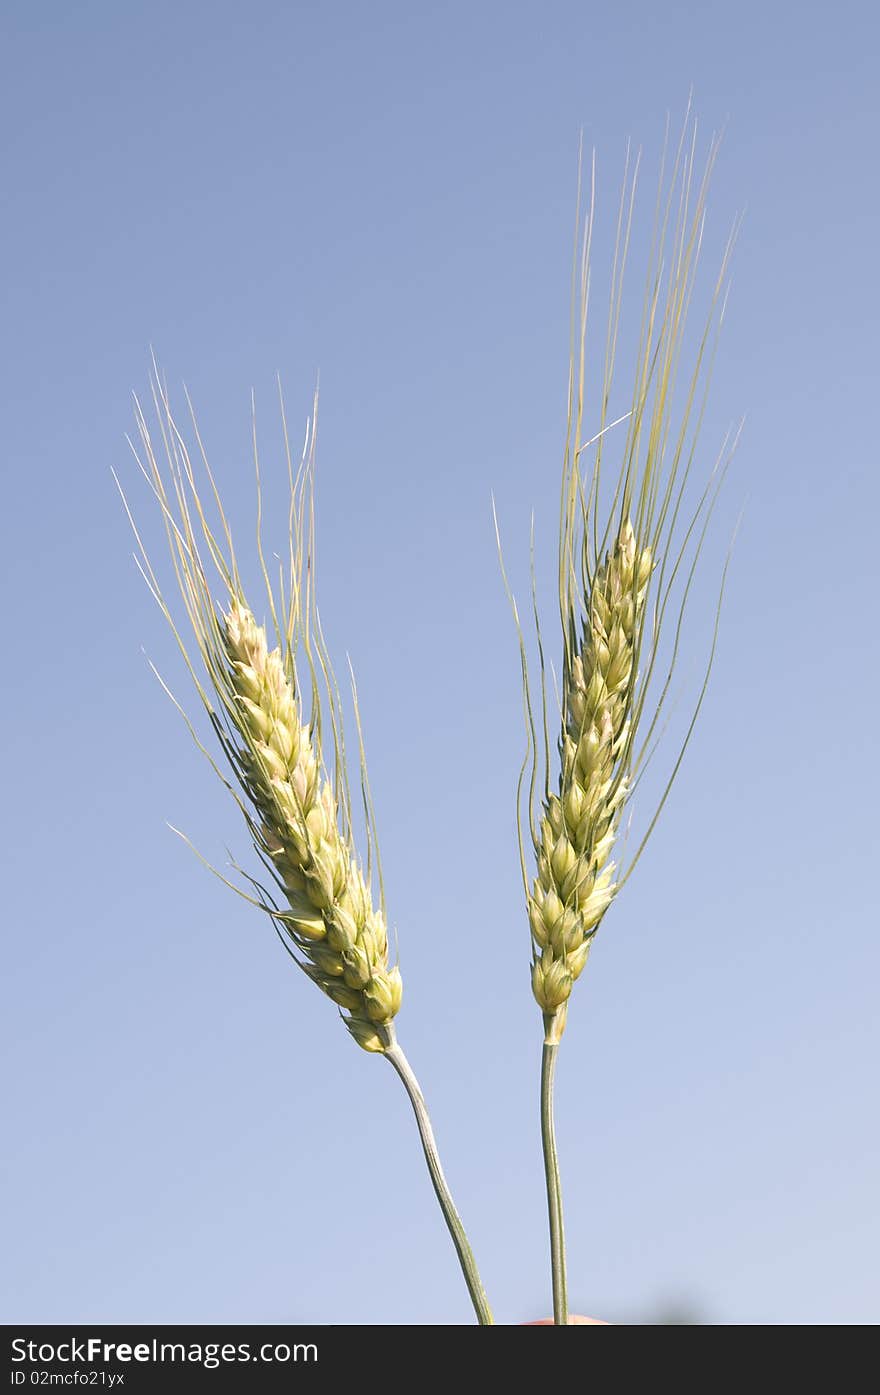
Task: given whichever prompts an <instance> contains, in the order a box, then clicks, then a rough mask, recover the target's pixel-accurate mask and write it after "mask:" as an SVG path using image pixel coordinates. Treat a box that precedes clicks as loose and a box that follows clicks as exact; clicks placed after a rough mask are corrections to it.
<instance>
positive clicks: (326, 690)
mask: <svg viewBox="0 0 880 1395" xmlns="http://www.w3.org/2000/svg"><path fill="white" fill-rule="evenodd" d="M152 397H153V408H154V417H155V425H154V427H153V430H151V425H150V422H149V421H148V419H147V415H146V413H145V412H144V411H143V410H142V409H141V407H140V404H139V403H137V401H136V403H135V415H136V422H137V435H138V438H139V439H138V444H137V445H135V444H134V443H132V449H133V451H134V454H135V458H136V460H137V461H138V464H139V466H140V469H141V472H142V474H143V476H144V478H145V479H146V481H147V483H148V485H149V487H150V490H151V492H152V495H153V497H154V499H155V501H156V503H157V504H158V506H159V509H160V512H161V515H162V518H163V521H164V525H165V533H166V537H167V541H168V547H169V551H170V557H171V563H172V569H173V572H174V576H175V579H176V584H177V590H178V592H179V599H180V607H179V609H180V610H181V611H182V615H181V618H180V620H179V619H178V618H177V615H176V614H175V608H174V607H172V605H171V604H170V603H169V601H168V600H167V599H166V596H165V594H164V592H163V589H162V586H161V584H160V581H159V577H158V575H157V571H156V570H155V569H154V567H153V565H152V563H151V561H150V558H149V556H148V554H147V550H146V548H145V546H144V544H143V542H142V539H141V535H140V533H139V531H138V528H137V526H136V524H135V521H134V516H133V513H132V511H131V509H130V508H129V507H128V504H127V503H126V509H127V511H128V515H129V519H130V521H131V524H132V528H133V529H134V533H135V538H136V540H137V545H138V553H137V560H138V564H139V566H140V569H141V571H142V573H143V575H144V577H145V579H146V581H147V584H148V586H149V588H150V590H151V592H152V594H153V596H154V597H155V599H156V601H157V602H158V604H159V606H160V608H161V610H162V612H163V614H164V615H165V617H166V619H167V621H168V623H169V625H170V626H171V628H172V630H173V632H174V635H175V638H176V640H177V643H178V645H179V647H180V650H181V652H182V654H183V657H184V660H185V662H186V665H187V668H188V669H189V672H190V674H191V676H192V679H193V681H194V683H195V686H196V689H197V692H198V694H199V697H200V698H201V701H202V703H203V705H204V708H205V710H206V712H207V715H208V719H209V721H210V724H211V726H212V728H213V732H214V737H215V740H216V743H217V746H219V748H220V753H221V754H222V756H223V757H225V768H223V767H221V765H220V764H219V763H218V762H217V761H216V760H215V757H214V756H213V755H212V754H211V753H210V752H209V751H208V749H207V747H206V746H205V745H204V744H203V743H202V742H201V740H200V738H199V737H198V735H197V732H196V728H195V726H194V725H193V724H192V723H191V722H190V721H189V719H188V718H185V719H186V720H187V725H188V726H189V728H190V731H191V733H192V735H193V736H194V738H195V739H196V741H197V743H198V745H199V747H200V749H201V750H202V751H203V752H204V754H205V755H207V756H208V759H209V760H210V762H211V765H212V766H213V768H214V770H215V772H216V773H217V774H218V775H219V777H220V779H221V780H222V782H223V784H224V785H225V786H226V788H227V789H228V790H229V792H230V793H231V794H232V795H233V797H234V799H235V801H236V803H237V804H238V807H239V810H240V812H241V814H242V816H243V817H244V820H245V823H246V825H247V828H248V831H249V833H250V836H251V839H252V841H253V846H254V849H255V851H256V854H257V857H258V858H259V861H260V863H261V865H262V869H263V874H264V875H263V876H262V878H254V877H252V876H250V875H249V874H248V873H246V872H245V871H244V870H243V869H241V868H237V869H236V870H237V871H238V872H239V873H240V874H241V876H242V877H243V878H244V886H241V885H239V886H236V887H235V889H236V890H238V891H239V892H240V894H242V895H244V896H246V897H247V899H248V900H249V901H251V902H252V903H253V904H254V905H255V906H256V907H258V908H259V909H260V910H261V911H263V912H264V913H265V915H266V916H268V918H269V920H270V921H271V923H272V925H273V926H274V928H275V930H276V932H277V934H278V936H279V938H280V939H281V941H282V943H283V945H284V946H285V948H286V949H287V950H288V952H289V954H290V956H291V958H292V959H293V960H294V961H295V962H296V963H297V964H298V965H299V967H300V968H301V969H302V970H303V972H304V973H305V974H306V975H307V977H308V978H310V979H311V980H312V982H313V983H314V984H315V985H316V986H317V987H318V988H319V989H320V990H321V991H322V992H323V993H325V994H326V996H327V997H328V998H329V999H330V1001H331V1002H332V1003H334V1004H335V1005H336V1008H337V1009H338V1013H339V1016H340V1018H341V1020H342V1022H343V1024H344V1026H345V1027H346V1028H347V1030H348V1031H349V1033H350V1034H351V1036H352V1038H353V1039H354V1041H355V1042H356V1043H357V1044H358V1046H360V1047H362V1048H363V1049H364V1050H365V1051H369V1052H373V1053H375V1054H376V1055H380V1056H384V1057H386V1058H387V1060H388V1061H389V1062H390V1063H391V1065H392V1066H393V1067H394V1069H395V1070H396V1071H397V1074H398V1075H399V1076H400V1079H401V1080H402V1082H403V1084H404V1086H405V1088H406V1091H407V1094H408V1095H409V1098H410V1101H411V1103H412V1106H413V1110H414V1112H415V1116H416V1121H417V1124H418V1128H419V1133H420V1137H421V1141H422V1146H423V1149H424V1153H425V1158H426V1161H427V1164H428V1168H429V1171H430V1176H431V1181H432V1183H433V1186H434V1190H435V1193H436V1195H437V1199H438V1201H439V1203H440V1206H441V1208H442V1211H443V1215H444V1218H445V1220H446V1223H447V1226H448V1228H449V1231H450V1234H451V1236H452V1240H453V1243H454V1245H455V1249H456V1252H457V1254H458V1258H459V1262H460V1264H461V1267H462V1271H463V1274H464V1277H465V1281H466V1283H467V1286H468V1291H469V1293H470V1296H471V1300H472V1302H473V1304H474V1308H475V1311H476V1313H477V1317H478V1319H479V1321H480V1323H482V1324H490V1323H491V1322H492V1314H491V1311H490V1309H489V1305H488V1302H487V1299H486V1295H485V1293H484V1291H483V1287H482V1284H481V1282H480V1278H479V1274H478V1272H477V1268H476V1264H475V1262H474V1257H473V1254H472V1252H471V1249H470V1246H469V1244H468V1241H467V1237H466V1235H465V1231H464V1228H463V1226H462V1223H461V1220H460V1218H459V1215H458V1212H457V1211H456V1209H455V1206H454V1204H453V1201H452V1197H451V1195H450V1192H449V1188H448V1185H447V1183H446V1180H445V1177H444V1175H443V1171H442V1168H441V1166H440V1160H439V1157H438V1154H437V1146H436V1142H435V1140H434V1135H433V1132H432V1129H431V1123H430V1119H429V1117H428V1112H427V1109H426V1107H425V1101H424V1098H423V1096H422V1093H421V1090H420V1089H419V1085H418V1082H417V1080H416V1078H415V1076H414V1074H413V1072H412V1069H411V1067H410V1065H409V1062H408V1061H407V1058H406V1056H405V1055H404V1053H403V1051H402V1050H401V1048H400V1045H399V1044H398V1041H397V1037H396V1033H395V1027H394V1022H395V1018H396V1016H397V1012H398V1009H399V1008H400V1003H401V996H402V992H403V985H402V981H401V976H400V970H399V968H398V967H397V965H396V964H392V963H391V962H390V960H389V947H388V928H387V920H386V910H385V898H384V888H383V883H382V875H381V864H380V862H379V856H378V842H377V838H376V828H375V818H374V815H373V805H372V800H371V797H370V790H369V782H368V779H367V772H366V762H365V758H364V749H363V741H362V739H361V727H360V717H359V716H357V723H356V724H357V732H358V746H359V750H360V791H361V795H362V798H363V805H364V810H365V815H366V817H365V823H366V841H367V857H366V861H363V860H361V859H359V857H358V854H357V851H356V848H355V838H354V827H355V810H354V807H353V799H352V792H351V784H350V778H349V771H348V764H347V760H346V751H345V741H344V732H343V725H342V717H341V702H340V694H339V689H338V686H337V684H336V680H335V678H334V675H333V669H332V666H331V663H330V658H329V654H328V651H327V647H326V644H325V642H324V638H323V634H322V630H321V622H320V617H319V612H318V607H317V601H316V593H315V584H314V576H315V572H314V551H315V550H314V508H313V482H314V449H315V422H316V416H317V399H316V401H315V413H314V414H313V416H312V419H311V421H310V423H309V426H308V429H307V432H306V440H305V445H304V448H303V453H302V458H301V460H300V462H299V466H298V468H297V470H296V471H294V468H293V462H292V457H291V453H290V447H289V441H288V434H287V425H286V420H285V417H284V406H283V401H282V403H281V417H282V423H283V436H284V443H285V455H286V462H287V474H288V484H289V510H288V518H287V534H288V536H287V549H286V551H287V556H286V559H285V561H284V562H282V564H281V566H280V568H279V575H278V577H277V578H273V577H272V576H270V573H269V570H268V567H267V565H266V561H265V556H264V552H263V546H262V541H261V525H260V519H261V516H262V504H261V491H260V475H259V459H258V456H257V447H256V431H254V460H255V465H256V479H257V513H258V525H257V539H258V543H257V551H258V556H259V564H260V570H261V573H262V577H263V581H264V583H265V596H264V597H263V601H262V604H263V605H264V606H265V609H266V613H267V621H266V622H265V623H264V622H263V621H262V620H261V619H258V618H257V614H256V612H255V610H254V609H253V608H252V607H251V606H250V604H249V603H248V601H247V599H246V597H245V594H244V588H243V585H242V580H241V575H240V572H239V568H238V564H237V561H236V555H235V550H234V547H233V539H232V532H231V529H230V526H229V523H228V521H227V517H226V513H225V512H224V509H223V504H222V501H221V497H220V493H219V490H218V488H217V485H216V483H215V479H214V475H213V474H212V472H211V468H210V466H209V464H208V460H207V457H206V455H205V452H204V450H203V447H202V442H201V437H200V436H199V433H198V428H197V426H196V422H195V417H194V414H193V413H192V409H191V408H190V418H191V428H192V435H193V437H194V439H195V443H196V450H195V452H193V453H191V451H190V448H189V447H188V445H187V442H186V440H185V437H184V434H183V432H182V431H181V430H180V429H179V428H178V425H177V422H176V420H175V418H174V416H173V414H172V409H171V405H170V401H169V397H168V393H167V390H166V389H165V387H164V385H163V384H162V383H161V381H160V379H159V375H158V373H156V372H155V371H154V375H153V383H152ZM154 432H155V438H154ZM123 500H125V495H124V494H123ZM211 518H213V520H214V521H210V519H211ZM184 616H185V618H186V622H187V626H186V627H184V625H183V623H182V621H183V617H184ZM187 629H188V631H189V634H190V635H191V640H187V638H186V637H185V633H186V630H187ZM303 676H304V681H303ZM354 700H355V712H356V713H357V711H358V709H357V695H356V692H355V694H354ZM180 710H181V712H182V713H183V709H182V708H181V709H180ZM183 715H184V716H185V714H183ZM230 774H231V777H232V778H230ZM223 880H224V881H227V879H226V878H225V877H224V878H223ZM227 884H229V885H233V886H234V885H235V884H234V883H231V882H227ZM245 888H246V889H245Z"/></svg>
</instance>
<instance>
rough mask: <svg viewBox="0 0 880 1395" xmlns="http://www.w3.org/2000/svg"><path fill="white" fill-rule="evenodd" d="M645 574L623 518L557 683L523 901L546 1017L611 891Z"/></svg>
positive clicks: (563, 996) (645, 559)
mask: <svg viewBox="0 0 880 1395" xmlns="http://www.w3.org/2000/svg"><path fill="white" fill-rule="evenodd" d="M650 574H651V549H650V548H649V547H644V548H642V549H641V550H637V548H636V539H635V533H634V531H633V527H632V523H631V522H630V521H629V519H627V520H626V522H625V523H624V525H623V528H622V529H621V531H620V534H619V536H618V538H617V540H616V542H615V544H614V547H613V548H612V549H611V551H610V553H609V554H608V555H607V556H606V558H605V560H604V562H603V563H602V565H601V567H600V568H599V570H598V572H597V574H596V576H595V578H594V580H593V584H592V587H591V589H590V594H589V598H588V604H587V608H586V609H587V614H586V618H585V619H584V622H583V634H582V639H581V643H580V646H579V648H578V650H577V652H576V653H575V654H574V656H573V657H572V659H571V662H570V664H568V666H567V671H566V673H565V674H564V676H563V698H562V701H563V737H562V741H561V748H560V755H561V770H560V776H559V790H558V793H557V794H553V795H551V796H550V797H549V799H548V800H547V802H546V806H545V813H544V817H543V819H542V821H541V840H540V846H539V848H538V853H537V860H538V875H537V877H536V878H535V882H534V886H533V889H532V894H531V896H530V897H529V921H530V924H531V928H532V937H533V939H534V943H535V949H536V955H535V959H534V963H533V965H532V989H533V991H534V994H535V998H536V999H537V1001H538V1004H539V1005H540V1007H541V1009H542V1010H543V1011H544V1012H545V1013H554V1012H557V1011H558V1010H559V1009H561V1008H562V1007H563V1006H564V1004H565V1003H566V1002H567V1000H568V997H569V994H570V993H571V989H572V984H573V983H574V981H575V979H576V978H577V977H578V976H579V975H580V973H581V972H582V970H583V968H584V965H585V964H586V962H587V956H588V955H589V952H590V944H591V942H592V938H593V936H594V934H595V932H596V927H597V926H598V924H599V921H600V920H601V919H602V916H603V915H604V914H605V911H606V910H607V909H608V906H609V905H610V903H611V900H612V898H613V896H614V893H615V891H616V889H617V888H616V886H615V882H614V872H615V865H614V863H613V862H612V861H611V860H610V853H611V849H612V847H613V845H614V839H615V834H616V832H617V823H618V818H619V814H620V810H621V808H622V806H623V803H624V800H625V798H626V790H627V778H626V773H625V771H624V770H622V769H621V757H622V756H623V754H624V750H625V746H626V740H627V735H628V732H629V725H630V713H631V708H632V695H633V677H634V667H635V654H636V650H637V647H638V641H639V638H640V632H641V627H642V622H643V618H644V609H645V595H646V590H647V584H648V579H649V577H650Z"/></svg>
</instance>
